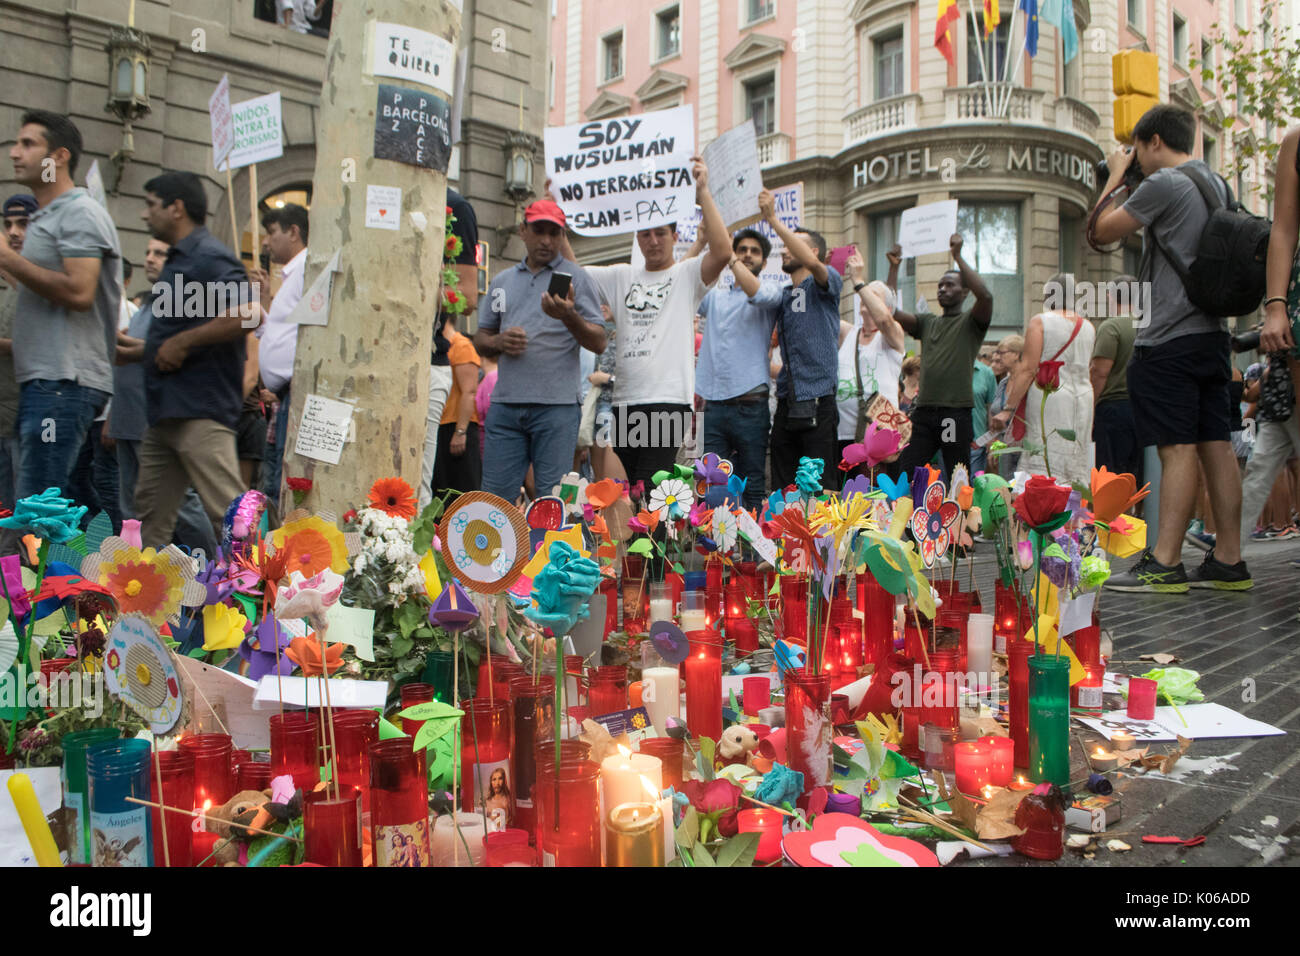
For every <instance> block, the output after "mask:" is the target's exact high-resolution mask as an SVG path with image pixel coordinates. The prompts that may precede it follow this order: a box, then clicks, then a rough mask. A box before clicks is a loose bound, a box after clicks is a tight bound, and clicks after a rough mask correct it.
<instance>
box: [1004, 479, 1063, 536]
mask: <svg viewBox="0 0 1300 956" xmlns="http://www.w3.org/2000/svg"><path fill="white" fill-rule="evenodd" d="M1069 502H1070V488H1069V487H1068V486H1064V485H1058V484H1057V483H1056V482H1055V481H1053V480H1052V479H1051V478H1048V477H1047V476H1046V475H1034V476H1033V477H1032V478H1030V479H1029V482H1028V483H1027V484H1026V485H1025V490H1024V491H1023V492H1021V493H1020V495H1019V496H1018V497H1017V498H1016V514H1017V515H1019V516H1020V520H1021V521H1023V522H1024V523H1025V524H1027V525H1028V526H1029V527H1031V528H1037V529H1040V530H1041V529H1043V528H1044V527H1045V526H1050V525H1052V523H1053V522H1054V521H1055V520H1056V519H1058V518H1059V517H1060V516H1061V514H1062V513H1067V514H1068V512H1067V511H1066V509H1067V508H1068V507H1069ZM1056 527H1059V524H1058V525H1057V526H1056ZM1048 530H1054V528H1048Z"/></svg>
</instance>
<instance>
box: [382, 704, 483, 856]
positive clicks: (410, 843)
mask: <svg viewBox="0 0 1300 956" xmlns="http://www.w3.org/2000/svg"><path fill="white" fill-rule="evenodd" d="M466 703H468V702H466ZM369 756H370V833H371V841H372V845H373V847H374V864H375V866H385V867H387V866H395V867H417V866H418V867H427V866H429V865H430V862H431V854H432V849H431V846H430V843H429V781H428V776H427V773H426V770H425V762H424V751H423V750H412V749H411V739H410V738H409V737H395V738H393V739H392V740H380V741H377V742H376V743H373V744H371V745H370V752H369Z"/></svg>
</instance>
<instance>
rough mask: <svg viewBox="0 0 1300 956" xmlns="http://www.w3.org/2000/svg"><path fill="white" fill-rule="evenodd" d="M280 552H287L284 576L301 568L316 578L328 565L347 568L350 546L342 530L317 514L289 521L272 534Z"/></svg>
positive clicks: (306, 573)
mask: <svg viewBox="0 0 1300 956" xmlns="http://www.w3.org/2000/svg"><path fill="white" fill-rule="evenodd" d="M271 540H272V541H273V542H274V544H275V550H276V552H277V553H280V552H283V553H284V555H285V563H284V576H285V577H288V576H289V575H291V574H292V573H293V572H294V571H298V572H300V573H301V574H302V576H303V577H304V578H313V577H315V576H316V575H318V574H320V572H322V571H324V570H325V569H326V568H330V569H331V570H333V571H336V572H338V573H339V574H342V573H343V572H344V571H346V570H347V569H348V546H347V543H346V542H345V541H344V540H343V532H342V531H340V530H339V529H338V528H337V527H335V526H334V525H333V524H331V523H330V522H328V521H326V520H325V519H323V518H318V517H317V516H316V515H309V516H308V517H306V518H299V519H297V520H296V521H289V522H286V523H285V525H284V526H283V527H281V528H277V529H276V530H275V531H274V532H273V533H272V535H271Z"/></svg>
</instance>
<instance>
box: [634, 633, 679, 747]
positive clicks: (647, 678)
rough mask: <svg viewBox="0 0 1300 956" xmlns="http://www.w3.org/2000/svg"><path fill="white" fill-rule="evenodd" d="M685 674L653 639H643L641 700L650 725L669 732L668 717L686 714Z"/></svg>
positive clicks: (677, 717)
mask: <svg viewBox="0 0 1300 956" xmlns="http://www.w3.org/2000/svg"><path fill="white" fill-rule="evenodd" d="M681 687H682V685H681V673H680V671H679V670H678V668H677V665H676V664H675V663H673V662H672V661H670V660H668V659H667V658H665V657H664V656H663V655H662V654H660V653H659V650H658V648H656V647H655V645H654V642H653V641H642V642H641V703H642V704H643V705H644V706H645V709H646V713H647V714H649V716H650V724H651V726H653V727H654V728H655V730H657V731H659V732H660V733H661V734H662V733H666V732H667V731H668V718H669V717H672V718H674V719H680V718H681V716H682V694H681Z"/></svg>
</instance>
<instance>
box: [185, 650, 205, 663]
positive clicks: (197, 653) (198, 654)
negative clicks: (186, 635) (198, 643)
mask: <svg viewBox="0 0 1300 956" xmlns="http://www.w3.org/2000/svg"><path fill="white" fill-rule="evenodd" d="M185 656H186V657H192V658H194V659H195V660H196V661H199V660H202V659H203V658H205V657H207V656H208V652H207V651H205V650H204V649H203V648H201V647H196V648H194V650H192V651H190V652H189V653H188V654H186V655H185Z"/></svg>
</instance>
